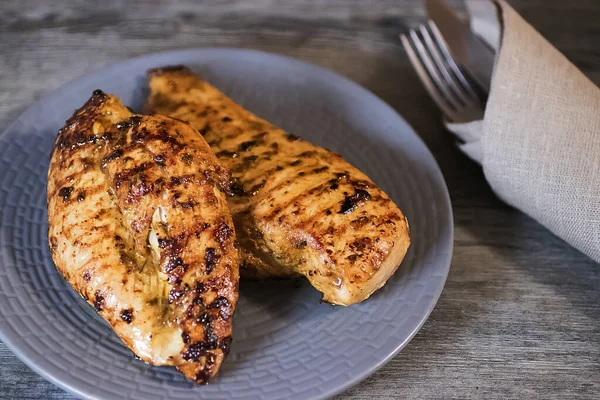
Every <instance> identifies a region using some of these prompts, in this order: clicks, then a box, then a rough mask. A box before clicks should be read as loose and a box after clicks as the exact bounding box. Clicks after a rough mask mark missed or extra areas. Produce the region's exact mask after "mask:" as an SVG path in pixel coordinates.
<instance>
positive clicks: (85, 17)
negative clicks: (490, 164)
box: [0, 0, 600, 399]
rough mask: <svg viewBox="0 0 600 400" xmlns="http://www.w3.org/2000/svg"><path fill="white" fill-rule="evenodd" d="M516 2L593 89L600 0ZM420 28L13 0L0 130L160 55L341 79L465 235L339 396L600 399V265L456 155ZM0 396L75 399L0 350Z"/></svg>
mask: <svg viewBox="0 0 600 400" xmlns="http://www.w3.org/2000/svg"><path fill="white" fill-rule="evenodd" d="M509 2H510V3H511V4H512V5H513V6H514V7H515V8H516V9H517V11H519V12H520V13H521V14H522V15H523V16H524V17H525V18H526V19H527V20H528V21H530V22H531V23H532V25H534V26H535V27H536V28H537V29H538V30H540V32H541V33H542V34H543V35H544V36H545V37H546V38H548V39H549V40H550V41H551V42H552V43H553V44H554V45H555V46H557V47H558V48H559V50H561V51H563V52H564V53H565V55H566V56H567V57H569V58H570V59H571V60H572V61H573V62H574V63H575V64H576V65H577V66H579V67H580V68H581V69H582V70H583V71H584V72H585V73H586V74H587V75H588V76H589V77H590V78H591V79H592V80H593V81H594V82H596V83H600V25H599V24H598V21H600V2H598V1H594V0H589V1H585V0H577V1H563V0H554V1H545V0H510V1H509ZM454 5H456V6H457V7H458V8H459V9H460V4H459V2H454ZM423 20H424V10H423V5H422V2H421V0H381V1H375V0H370V1H364V0H332V1H327V2H322V1H317V0H302V1H292V0H289V1H287V2H284V1H276V0H251V1H233V0H219V1H208V0H207V1H203V2H200V1H191V0H190V1H177V2H172V3H170V2H168V1H167V0H164V1H139V2H126V1H117V0H110V1H98V2H88V1H70V2H67V1H57V0H49V1H44V2H38V1H36V0H9V1H6V0H5V1H3V2H2V3H1V4H0V70H1V73H0V130H4V128H5V127H6V126H8V124H9V123H10V122H11V121H12V120H14V119H15V118H17V116H18V115H19V114H20V113H21V112H22V111H23V110H25V108H26V107H27V106H28V105H29V104H30V103H31V102H33V101H34V100H35V99H37V98H39V97H40V96H42V95H44V94H46V93H48V92H49V91H51V90H52V89H55V88H57V87H59V86H61V85H63V84H64V83H66V82H67V81H69V80H71V79H73V78H74V77H76V76H78V75H80V74H82V73H85V72H88V71H92V70H94V69H96V68H98V67H101V66H104V65H107V64H110V63H114V62H117V61H121V60H124V59H127V58H130V57H134V56H138V55H142V54H147V53H152V52H156V51H161V50H166V49H178V48H191V47H205V46H211V47H218V46H224V47H245V48H252V49H259V50H265V51H270V52H275V53H280V54H284V55H289V56H292V57H296V58H299V59H302V60H306V61H309V62H312V63H315V64H318V65H321V66H324V67H327V68H330V69H332V70H334V71H337V72H338V73H340V74H342V75H345V76H347V77H349V78H351V79H353V80H355V81H356V82H358V83H359V84H361V85H363V86H365V87H367V88H368V89H370V90H372V91H373V92H375V93H376V94H377V95H378V96H380V97H381V98H383V99H384V100H385V101H386V102H388V103H389V104H391V105H392V107H394V108H395V109H396V110H397V111H398V112H399V113H400V114H401V115H403V116H404V117H405V118H406V119H407V120H408V122H409V123H410V124H411V125H412V126H413V127H414V128H415V130H416V131H417V132H418V133H419V134H420V135H421V137H422V138H423V139H424V140H425V142H426V143H427V145H428V146H429V148H430V149H431V150H432V152H433V154H434V155H435V157H436V159H437V161H438V163H439V164H440V167H441V168H442V171H443V173H444V176H445V178H446V181H447V183H448V187H449V190H450V195H451V197H452V203H453V209H454V218H455V224H456V226H455V243H454V246H455V247H454V257H453V259H452V268H451V271H450V276H449V277H448V282H447V284H446V288H445V289H444V292H443V294H442V296H441V298H440V300H439V303H438V304H437V306H436V308H435V310H434V311H433V313H432V314H431V317H430V318H429V320H428V321H427V322H426V323H425V325H424V327H423V328H422V330H421V331H420V332H419V333H418V334H417V336H416V337H415V338H414V340H413V341H412V342H411V343H410V344H409V345H408V346H407V347H406V348H405V349H404V350H403V351H402V352H401V353H400V354H399V355H398V356H397V357H395V358H394V359H393V360H392V361H391V362H390V363H389V364H387V365H386V366H385V367H383V368H382V369H381V370H379V371H378V372H377V373H375V374H374V375H373V376H371V377H370V378H368V379H367V380H365V381H364V382H362V383H361V384H359V385H357V386H356V387H354V388H352V389H351V390H349V391H348V392H346V393H344V394H343V395H341V396H339V398H340V399H373V398H413V399H423V398H498V399H507V398H558V399H565V398H599V397H600V265H598V264H596V263H594V262H593V261H591V260H590V259H588V258H587V257H585V256H584V255H582V254H580V253H578V252H577V251H576V250H574V249H572V248H570V247H569V246H568V245H566V244H565V243H564V242H562V241H561V240H560V239H558V238H556V237H555V236H553V235H552V234H550V233H549V232H548V231H546V230H545V229H544V228H543V227H541V226H540V225H539V224H537V223H536V222H535V221H533V220H532V219H530V218H528V217H527V216H525V215H523V214H521V213H520V212H518V211H516V210H514V209H511V208H510V207H508V206H506V205H505V204H503V203H502V202H501V201H500V200H498V199H497V198H496V197H495V196H494V194H493V193H492V192H491V190H490V188H489V187H488V185H487V184H486V182H485V179H484V177H483V174H482V172H481V169H480V168H479V167H478V166H477V165H475V164H473V163H472V162H470V161H469V160H467V159H466V158H465V157H464V156H463V155H462V154H461V153H459V152H458V151H457V150H456V149H455V148H454V147H453V141H452V138H451V137H450V134H449V133H447V132H446V131H444V128H443V126H442V124H441V122H440V114H439V112H438V111H437V110H436V107H435V106H434V105H433V103H432V101H431V100H430V99H429V97H428V96H427V93H426V92H425V90H424V89H423V87H422V86H421V84H420V82H419V81H418V79H417V77H416V75H415V73H414V72H413V70H412V68H411V66H410V64H409V61H408V59H407V56H406V53H405V52H404V50H403V48H402V46H401V44H400V42H399V40H398V34H399V33H400V32H402V31H403V30H405V29H406V27H408V26H413V25H415V24H417V23H419V22H421V21H423ZM0 173H1V172H0ZM0 398H31V399H53V398H56V399H58V398H60V399H64V398H72V396H71V395H69V394H67V393H65V392H63V391H62V390H61V389H58V388H57V387H55V386H53V385H52V384H51V383H49V382H46V381H45V380H44V379H43V378H41V377H40V376H38V375H37V374H36V373H35V372H33V371H31V370H30V369H29V368H28V367H26V366H25V365H24V364H23V363H22V362H21V361H20V360H18V359H17V358H16V357H15V356H13V355H12V353H11V352H10V351H9V350H8V349H7V348H6V346H4V344H2V343H0Z"/></svg>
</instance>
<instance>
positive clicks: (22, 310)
mask: <svg viewBox="0 0 600 400" xmlns="http://www.w3.org/2000/svg"><path fill="white" fill-rule="evenodd" d="M165 64H187V65H189V66H190V67H192V69H194V70H195V71H197V72H199V73H200V74H201V75H202V76H203V77H204V78H205V79H207V80H208V81H209V82H211V83H213V84H214V85H216V86H217V87H218V88H220V89H221V90H223V91H224V92H225V93H226V94H228V95H229V96H231V97H232V98H233V99H234V100H236V101H238V102H239V103H241V104H242V105H243V106H245V107H247V108H248V109H250V110H251V111H253V112H254V113H256V114H258V115H259V116H261V117H263V118H266V119H267V120H269V121H271V122H273V123H275V124H276V125H279V126H281V127H283V128H284V129H286V130H287V131H289V132H293V133H295V134H297V135H299V136H301V137H303V138H305V139H307V140H309V141H311V142H313V143H316V144H319V145H322V146H325V147H327V148H330V149H332V150H334V151H337V152H339V153H341V154H343V155H344V157H345V158H346V159H347V160H348V161H350V162H351V163H352V164H354V165H355V166H357V167H358V168H360V169H361V170H363V171H364V172H366V173H367V174H368V175H369V176H370V177H371V178H372V179H373V180H374V181H375V182H377V183H378V184H379V185H380V186H381V187H382V188H383V189H384V190H385V191H386V192H387V193H388V194H389V195H390V196H391V197H392V199H393V200H394V201H395V202H396V203H397V204H398V205H399V206H400V208H401V209H402V210H403V211H404V213H405V214H406V216H407V217H408V220H409V222H410V227H411V236H412V242H413V245H412V247H411V248H410V251H409V253H408V255H407V257H406V259H405V260H404V262H403V263H402V265H401V266H400V268H399V270H398V271H397V272H396V274H395V275H394V276H393V277H392V279H390V281H389V282H388V284H387V285H386V286H385V287H384V288H383V289H382V290H380V291H378V292H377V293H375V294H374V295H373V296H372V297H371V298H370V299H369V300H368V301H365V302H364V303H362V304H357V305H353V306H351V307H346V308H344V307H333V306H330V305H328V304H320V303H319V298H320V296H319V293H318V292H317V291H316V290H314V289H313V288H312V287H311V286H310V285H308V284H306V283H300V284H298V283H289V282H275V283H274V282H263V283H253V282H242V284H241V295H240V302H239V304H238V307H237V310H236V315H235V320H234V342H233V346H232V349H231V354H230V356H229V358H228V359H227V361H226V362H225V364H224V365H223V368H222V370H221V373H220V375H219V377H218V379H216V380H215V381H214V382H213V383H212V384H210V385H208V386H195V385H194V384H192V383H190V382H188V381H186V380H185V379H184V378H183V376H182V375H180V374H178V373H177V372H175V371H174V370H173V369H171V368H166V367H161V368H158V367H151V366H149V365H146V364H144V363H143V362H141V361H137V360H135V359H134V358H133V357H132V353H131V352H130V351H129V350H128V349H127V348H126V347H125V346H124V345H123V344H121V342H120V340H119V339H118V338H117V336H116V335H115V334H114V333H113V332H112V330H111V328H110V327H109V326H108V325H107V324H106V323H104V321H103V320H102V319H101V318H100V317H99V316H97V315H96V313H95V312H94V310H93V309H92V308H91V307H90V306H88V305H87V303H86V302H85V301H83V300H82V299H81V298H80V297H79V295H78V294H77V293H76V292H75V291H74V290H72V289H71V287H70V286H69V284H68V283H67V282H65V281H64V280H63V279H62V277H61V276H60V275H59V274H58V272H57V271H56V269H55V267H54V265H53V263H52V260H51V258H50V251H49V249H48V246H47V222H46V200H45V193H46V171H47V166H48V160H49V154H50V151H51V149H52V144H53V141H54V139H55V137H56V133H57V130H58V129H59V128H60V127H61V126H62V125H63V123H64V121H65V119H67V118H68V117H69V116H70V115H71V113H72V112H73V110H74V109H75V108H77V107H79V106H80V105H81V104H83V103H84V102H85V100H87V98H88V97H89V96H90V95H91V93H92V91H93V90H94V89H97V88H99V89H102V90H104V91H106V92H109V93H114V94H115V95H117V96H119V97H120V98H121V99H122V100H123V102H124V103H125V104H129V105H131V106H132V107H133V108H134V109H140V107H141V105H142V104H143V102H144V98H145V95H146V88H145V84H146V80H145V71H146V70H147V69H148V68H151V67H157V66H161V65H165ZM398 90H401V88H398ZM452 237H453V225H452V212H451V208H450V201H449V197H448V192H447V189H446V186H445V184H444V179H443V177H442V175H441V173H440V171H439V169H438V166H437V165H436V162H435V160H434V159H433V157H432V156H431V154H430V153H429V151H428V150H427V148H426V147H425V145H424V144H423V142H422V141H421V140H420V139H419V137H418V136H417V135H416V134H415V132H414V131H413V130H412V129H411V128H410V127H409V126H408V125H407V124H406V122H405V121H404V120H403V119H402V118H401V117H400V116H398V114H396V112H395V111H394V110H393V109H391V108H390V107H389V106H388V105H386V104H385V103H384V102H382V101H381V100H380V99H378V98H377V97H375V96H374V95H373V94H371V93H370V92H368V91H367V90H365V89H363V88H361V87H359V86H358V85H356V84H354V83H352V82H350V81H349V80H347V79H345V78H343V77H341V76H339V75H336V74H334V73H332V72H329V71H326V70H324V69H321V68H318V67H315V66H312V65H309V64H306V63H304V62H300V61H296V60H293V59H290V58H285V57H281V56H277V55H272V54H266V53H261V52H256V51H248V50H233V49H198V50H185V51H175V52H168V53H160V54H153V55H149V56H145V57H141V58H136V59H133V60H129V61H125V62H122V63H119V64H116V65H113V66H111V67H108V68H104V69H101V70H99V71H96V72H94V73H92V74H90V75H87V76H84V77H82V78H79V79H76V80H75V81H73V82H71V83H69V84H67V85H66V86H64V87H63V88H61V89H59V90H57V91H55V92H54V93H52V94H50V95H48V96H46V97H45V98H43V99H42V100H40V101H38V102H36V103H35V104H33V105H32V106H31V107H30V108H29V109H28V110H27V111H26V112H25V113H24V114H23V115H21V117H20V118H19V119H18V120H17V121H16V122H15V123H13V124H12V125H11V126H10V127H9V128H8V130H7V131H6V132H4V133H3V134H2V135H0V339H1V340H2V341H4V342H5V343H6V344H7V346H9V347H10V348H11V349H12V350H13V351H14V352H15V354H16V355H18V356H19V357H20V358H21V359H22V360H23V361H25V362H26V363H27V364H28V365H29V366H30V367H31V368H33V369H34V370H35V371H37V372H38V373H40V374H41V375H43V376H44V377H46V378H47V379H49V380H50V381H52V382H54V383H55V384H56V385H58V386H60V387H62V388H64V389H66V390H68V391H71V392H73V393H76V394H78V395H80V396H81V397H85V398H92V397H93V398H115V397H119V398H132V399H144V400H146V399H155V398H156V399H158V398H161V399H167V398H169V399H191V398H194V399H212V400H215V399H240V398H255V399H276V398H277V399H281V398H285V399H308V398H325V397H329V396H332V395H334V394H336V393H339V392H341V391H342V390H344V389H346V388H348V387H350V386H351V385H353V384H356V383H357V382H359V381H360V380H362V379H364V378H365V377H366V376H368V375H369V374H371V373H373V372H374V371H375V370H377V368H379V367H381V366H382V365H383V364H384V363H385V362H386V361H388V360H389V359H390V358H391V357H393V356H394V355H395V354H396V353H398V351H400V349H402V347H404V346H405V345H406V344H407V343H408V341H409V340H410V339H411V338H412V337H413V336H414V335H415V333H416V332H417V331H418V329H419V328H420V327H421V325H422V324H423V322H424V321H425V320H426V318H427V316H428V315H429V313H430V312H431V310H432V309H433V307H434V305H435V303H436V301H437V299H438V297H439V295H440V293H441V291H442V288H443V286H444V282H445V280H446V276H447V274H448V268H449V265H450V257H451V253H452Z"/></svg>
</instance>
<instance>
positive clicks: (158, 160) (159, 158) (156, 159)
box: [154, 154, 165, 168]
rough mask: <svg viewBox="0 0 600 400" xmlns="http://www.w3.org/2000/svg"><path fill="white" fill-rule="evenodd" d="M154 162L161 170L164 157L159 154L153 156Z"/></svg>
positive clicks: (163, 164)
mask: <svg viewBox="0 0 600 400" xmlns="http://www.w3.org/2000/svg"><path fill="white" fill-rule="evenodd" d="M154 162H155V163H156V165H158V166H159V167H160V168H163V167H164V166H165V156H164V155H162V154H159V155H157V156H154Z"/></svg>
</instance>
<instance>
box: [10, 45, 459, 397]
mask: <svg viewBox="0 0 600 400" xmlns="http://www.w3.org/2000/svg"><path fill="white" fill-rule="evenodd" d="M207 51H217V52H223V53H253V54H257V55H262V56H267V57H275V58H279V59H282V60H287V61H293V62H294V63H297V64H303V65H304V66H305V67H309V68H310V69H313V70H315V71H318V72H319V73H320V74H326V75H329V76H330V77H332V78H333V79H335V80H337V81H343V83H344V84H345V85H347V86H350V87H352V88H354V89H358V90H360V91H362V92H363V94H364V95H367V96H369V97H371V100H374V101H376V102H378V103H379V106H381V107H382V108H386V109H387V111H388V112H391V113H392V114H393V115H394V117H395V118H397V119H398V120H399V121H401V122H402V123H403V124H404V125H405V127H406V128H408V130H410V133H412V135H413V136H414V139H416V141H417V142H418V143H419V145H420V146H421V147H422V148H423V150H424V152H425V154H426V155H427V156H428V157H429V158H430V159H431V161H433V165H432V166H433V167H434V168H433V169H432V172H433V173H434V174H435V175H436V176H434V178H436V179H437V180H438V181H439V183H440V189H443V190H441V192H442V194H443V196H441V200H442V201H441V202H443V205H444V207H446V209H447V213H446V214H447V220H446V221H444V224H443V225H442V226H447V227H448V243H449V245H448V246H449V248H448V251H447V253H445V254H440V256H439V257H440V260H438V261H439V262H438V265H439V267H438V268H439V269H440V272H442V271H443V275H444V276H443V278H441V279H440V281H439V284H438V287H437V288H436V292H435V293H436V294H435V295H434V296H432V297H431V300H430V301H429V302H428V303H427V312H426V313H425V314H424V316H423V317H422V318H421V319H420V321H419V323H418V324H416V325H415V327H414V328H413V329H412V331H411V332H410V334H409V335H407V336H406V338H405V339H404V340H403V341H401V342H399V343H398V345H397V346H396V347H395V348H394V349H393V350H392V351H390V352H388V354H387V355H386V356H385V357H382V358H381V359H380V360H379V361H378V362H377V363H376V364H375V365H374V366H373V367H372V368H370V369H367V370H365V371H363V372H362V373H360V374H357V375H355V376H354V377H353V378H351V379H348V380H347V381H346V382H344V383H343V384H341V385H339V386H337V387H332V388H331V389H330V390H329V391H327V392H322V393H320V395H319V396H318V397H316V398H317V399H327V398H330V397H332V396H335V395H338V394H340V393H342V392H345V391H346V390H348V389H350V388H352V387H354V386H355V385H357V384H358V383H360V382H362V381H363V380H365V379H366V378H368V377H369V376H371V375H373V374H374V373H376V372H377V371H378V370H379V369H381V368H382V367H383V366H384V365H386V364H387V363H388V362H389V361H390V360H391V359H392V358H394V357H395V356H396V355H398V354H399V353H400V351H402V349H403V348H404V347H406V346H407V345H408V343H409V342H410V341H411V340H412V339H413V338H414V337H415V335H416V334H417V333H418V332H419V331H420V330H421V328H422V327H423V325H424V324H425V322H426V321H427V320H428V319H429V316H430V315H431V313H432V311H433V309H434V308H435V306H436V305H437V302H438V301H439V298H440V296H441V294H442V292H443V290H444V288H445V285H446V281H447V279H448V275H449V272H450V267H451V262H452V256H453V252H454V214H453V209H452V202H451V198H450V193H449V191H448V186H447V184H446V179H445V178H444V175H443V173H442V171H441V169H440V167H439V164H438V162H437V160H436V158H435V157H434V156H433V153H432V152H431V150H430V149H429V147H428V146H427V145H426V144H425V142H424V141H423V139H422V138H421V136H419V135H418V134H417V132H416V131H415V130H414V128H413V127H412V126H411V125H410V124H409V123H408V122H407V121H406V120H405V119H404V118H403V117H402V116H401V115H400V114H399V113H398V112H397V111H396V109H394V108H393V107H392V106H391V105H389V104H388V103H387V102H386V101H384V100H383V99H382V98H380V97H379V96H377V95H376V94H375V93H373V92H372V91H371V90H370V89H368V88H366V87H364V86H362V85H360V84H359V83H357V82H355V81H353V80H351V79H350V78H348V77H346V76H344V75H342V74H340V73H338V72H335V71H333V70H330V69H328V68H325V67H322V66H320V65H316V64H313V63H310V62H308V61H304V60H302V59H298V58H295V57H291V56H287V55H283V54H278V53H272V52H268V51H263V50H255V49H249V48H236V47H194V48H183V49H177V50H166V51H159V52H152V53H147V54H142V55H140V56H136V57H132V58H127V59H124V60H120V61H115V62H110V63H108V64H106V65H104V66H101V67H99V68H93V69H91V70H89V71H85V72H84V73H82V74H81V75H79V76H77V77H75V78H73V79H71V80H69V81H67V82H65V83H63V84H62V85H61V86H59V87H58V88H55V89H53V90H51V91H50V92H48V93H46V94H44V95H43V96H41V97H40V98H38V99H37V100H35V101H34V102H32V103H31V104H30V105H29V106H28V107H27V108H25V110H23V111H22V112H21V113H20V114H19V116H18V117H17V118H16V119H15V120H13V121H12V122H11V123H9V124H8V126H7V127H6V128H5V129H4V130H3V131H2V132H1V133H0V139H2V138H3V136H4V135H5V134H6V133H7V132H8V131H10V130H11V129H13V128H14V127H15V126H16V125H17V124H18V123H19V121H20V120H21V118H22V117H24V116H25V115H26V114H28V113H29V112H31V111H33V110H34V109H35V108H36V107H39V106H41V105H43V104H44V103H47V102H48V100H50V99H51V98H53V97H55V96H57V95H59V94H60V93H61V92H63V91H64V90H67V89H69V90H73V87H75V86H77V85H80V84H82V83H84V82H86V81H87V80H88V79H89V78H90V77H92V76H94V75H97V74H101V73H108V72H109V71H110V70H111V69H116V68H122V67H124V66H126V65H127V64H130V63H137V62H140V61H142V60H146V59H147V60H152V59H153V58H163V57H171V58H174V59H177V58H178V56H180V55H184V54H185V55H189V54H190V53H201V52H207ZM179 58H181V57H179ZM175 63H176V62H175ZM0 256H1V254H0ZM442 256H444V259H443V263H442V260H441V258H442ZM1 265H4V263H2V264H1ZM1 265H0V266H1ZM442 266H443V270H442V268H441V267H442ZM0 340H1V341H2V342H3V343H4V344H5V345H6V347H7V348H8V349H9V350H10V351H11V352H12V353H13V354H14V355H15V356H17V358H19V359H20V360H21V361H22V362H23V363H25V364H26V365H27V366H28V367H29V368H31V369H32V370H33V371H35V372H36V373H37V374H38V375H40V376H42V377H43V378H44V379H46V380H48V381H49V382H51V383H52V384H54V385H56V386H57V387H59V388H61V389H63V390H65V391H67V392H70V393H72V394H74V395H76V396H79V397H81V398H95V397H94V395H93V393H92V392H91V391H87V392H84V391H82V390H80V389H78V388H77V387H76V385H72V384H71V383H67V382H64V381H62V380H60V378H59V377H56V373H55V374H52V369H51V368H46V369H44V368H42V367H41V366H39V365H38V364H39V363H37V362H36V361H34V360H33V358H34V356H35V355H34V354H30V352H31V351H33V350H32V348H31V347H27V346H19V345H18V343H17V342H18V337H15V338H14V340H13V338H11V337H9V336H8V335H6V334H5V333H4V329H2V325H0ZM36 354H37V353H36Z"/></svg>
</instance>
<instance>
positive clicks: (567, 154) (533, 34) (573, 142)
mask: <svg viewBox="0 0 600 400" xmlns="http://www.w3.org/2000/svg"><path fill="white" fill-rule="evenodd" d="M467 8H468V9H469V12H470V15H471V27H472V29H473V30H474V32H475V33H476V34H478V35H479V36H480V37H481V38H482V39H483V40H485V41H486V42H487V43H488V44H489V45H490V46H492V47H493V48H495V49H497V52H496V62H495V67H494V74H493V77H492V83H491V90H490V95H489V98H488V102H487V105H486V109H485V115H484V118H483V120H482V121H464V123H448V124H447V126H448V129H449V130H451V131H452V132H454V133H455V134H456V135H457V136H458V137H460V138H461V139H462V140H463V141H464V142H465V143H464V144H463V145H461V149H462V150H463V151H464V152H465V153H466V154H467V155H468V156H469V157H471V158H472V159H473V160H475V161H477V162H479V163H480V164H481V165H482V166H483V170H484V173H485V176H486V178H487V180H488V182H489V183H490V185H491V187H492V188H493V190H494V191H495V192H496V194H497V195H498V196H499V197H500V198H501V199H503V200H504V201H506V202H507V203H508V204H511V205H512V206H514V207H516V208H518V209H520V210H522V211H524V212H525V213H527V214H529V215H530V216H532V217H533V218H535V219H536V220H537V221H539V222H540V223H541V224H543V225H544V226H546V227H547V228H548V229H550V230H551V231H552V232H554V233H555V234H556V235H558V236H560V237H561V238H563V239H564V240H565V241H567V242H568V243H570V244H571V245H572V246H574V247H575V248H577V249H579V250H580V251H582V252H583V253H585V254H587V255H588V256H589V257H591V258H592V259H594V260H595V261H597V262H600V89H599V88H598V87H597V86H596V85H595V84H594V83H593V82H591V81H590V80H589V79H588V78H586V77H585V76H584V75H583V74H582V73H581V71H579V70H578V69H577V68H576V67H575V66H574V65H573V64H571V63H570V62H569V60H567V59H566V58H565V56H564V55H562V54H561V53H560V52H558V50H556V49H555V48H554V47H553V46H552V45H551V44H550V43H548V42H547V41H546V40H545V39H544V38H543V37H542V36H541V35H540V34H539V33H538V32H537V31H536V30H535V29H534V28H533V27H532V26H531V25H529V24H528V23H527V22H526V21H525V20H524V19H523V18H522V17H521V16H520V15H519V14H518V13H517V12H516V11H515V10H514V9H513V8H511V7H510V6H509V5H508V4H507V3H506V2H504V1H501V0H500V1H494V2H490V1H481V0H471V1H467Z"/></svg>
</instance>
